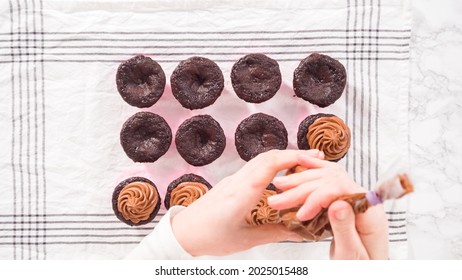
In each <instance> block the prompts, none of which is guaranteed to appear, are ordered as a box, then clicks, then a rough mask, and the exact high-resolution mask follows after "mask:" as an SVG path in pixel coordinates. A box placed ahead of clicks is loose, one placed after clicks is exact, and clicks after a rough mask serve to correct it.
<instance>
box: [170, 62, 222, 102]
mask: <svg viewBox="0 0 462 280" xmlns="http://www.w3.org/2000/svg"><path fill="white" fill-rule="evenodd" d="M170 84H171V86H172V93H173V96H174V97H175V98H176V99H177V100H178V102H180V104H181V105H182V106H183V107H185V108H187V109H190V110H194V109H201V108H205V107H207V106H210V105H212V104H213V103H214V102H215V101H216V100H217V99H218V97H220V95H221V92H222V91H223V87H224V78H223V73H222V72H221V70H220V67H218V65H217V64H216V63H215V62H213V61H212V60H210V59H208V58H205V57H198V56H194V57H191V58H188V59H186V60H183V61H181V62H180V63H179V64H178V66H177V67H176V68H175V70H174V71H173V73H172V76H171V77H170Z"/></svg>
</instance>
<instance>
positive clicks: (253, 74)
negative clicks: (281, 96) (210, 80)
mask: <svg viewBox="0 0 462 280" xmlns="http://www.w3.org/2000/svg"><path fill="white" fill-rule="evenodd" d="M231 83H232V85H233V88H234V91H235V92H236V94H237V96H238V97H239V98H240V99H243V100H244V101H246V102H251V103H262V102H264V101H267V100H269V99H271V98H272V97H273V96H274V95H275V94H276V92H277V91H278V90H279V88H280V87H281V83H282V78H281V71H280V70H279V64H278V63H277V61H276V60H274V59H271V58H269V57H267V56H266V55H264V54H261V53H253V54H248V55H246V56H244V57H242V58H241V59H239V60H238V61H237V62H236V63H235V64H234V65H233V68H232V70H231Z"/></svg>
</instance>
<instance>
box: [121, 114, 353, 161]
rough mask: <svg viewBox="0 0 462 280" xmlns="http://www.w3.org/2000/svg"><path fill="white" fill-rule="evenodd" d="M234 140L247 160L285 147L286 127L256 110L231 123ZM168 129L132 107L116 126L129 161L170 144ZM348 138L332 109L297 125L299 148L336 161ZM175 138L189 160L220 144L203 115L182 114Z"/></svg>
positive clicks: (152, 155) (214, 151)
mask: <svg viewBox="0 0 462 280" xmlns="http://www.w3.org/2000/svg"><path fill="white" fill-rule="evenodd" d="M234 136H235V137H234V138H235V146H236V150H237V152H238V154H239V156H240V157H241V158H242V159H243V160H245V161H249V160H250V159H252V158H254V157H255V156H257V155H258V154H260V153H263V152H266V151H269V150H273V149H279V150H284V149H286V148H287V144H288V138H287V130H286V128H285V126H284V124H283V123H282V122H281V121H280V120H278V119H277V118H275V117H273V116H270V115H267V114H264V113H256V114H253V115H251V116H249V117H247V118H245V119H244V120H242V121H241V122H240V123H239V125H238V126H237V128H236V131H235V134H234ZM171 141H172V130H171V129H170V127H169V125H168V124H167V122H166V121H165V119H164V118H162V117H161V116H159V115H157V114H154V113H151V112H138V113H136V114H135V115H133V116H132V117H130V118H129V119H128V120H127V121H126V122H125V124H124V125H123V127H122V130H121V132H120V142H121V145H122V147H123V149H124V151H125V153H126V154H127V156H128V157H129V158H131V159H132V160H133V161H135V162H154V161H156V160H158V159H159V158H160V157H162V156H163V155H164V154H165V153H166V152H167V150H168V149H169V147H170V144H171ZM350 141H351V133H350V129H349V128H348V126H347V125H346V124H345V123H344V122H343V120H342V119H340V118H339V117H337V116H335V115H332V114H322V113H320V114H315V115H310V116H308V117H307V118H305V119H304V120H303V121H302V122H301V123H300V125H299V128H298V133H297V145H298V148H299V149H304V150H308V149H318V150H321V151H323V152H324V154H325V157H326V158H325V159H327V160H331V161H338V160H340V159H341V158H343V157H344V156H345V154H346V153H347V151H348V149H349V147H350ZM175 144H176V148H177V150H178V153H179V154H180V156H181V157H182V158H183V159H184V160H185V161H186V162H188V163H189V164H191V165H193V166H203V165H207V164H209V163H211V162H213V161H215V160H216V159H217V158H219V157H220V156H221V155H222V153H223V151H224V149H225V146H226V137H225V133H224V131H223V129H222V128H221V126H220V124H219V123H218V122H217V121H216V120H215V119H214V118H213V117H211V116H209V115H197V116H193V117H191V118H189V119H187V120H185V121H184V122H183V123H182V124H181V125H180V126H179V127H178V130H177V131H176V134H175Z"/></svg>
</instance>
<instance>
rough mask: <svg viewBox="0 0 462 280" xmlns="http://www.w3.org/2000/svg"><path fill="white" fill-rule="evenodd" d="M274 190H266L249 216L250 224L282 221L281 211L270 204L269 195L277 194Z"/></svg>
mask: <svg viewBox="0 0 462 280" xmlns="http://www.w3.org/2000/svg"><path fill="white" fill-rule="evenodd" d="M275 194H276V192H275V191H273V190H264V191H263V194H262V196H261V198H260V201H259V202H258V204H257V206H255V208H254V209H252V211H251V212H250V214H249V215H248V216H247V223H248V224H250V225H263V224H277V223H279V222H280V221H281V218H280V217H279V211H278V210H275V209H273V208H271V207H269V206H268V197H270V196H272V195H275Z"/></svg>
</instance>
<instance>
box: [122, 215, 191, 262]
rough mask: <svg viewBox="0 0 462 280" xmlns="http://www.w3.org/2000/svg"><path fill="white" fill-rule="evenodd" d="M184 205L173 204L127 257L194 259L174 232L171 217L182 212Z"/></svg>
mask: <svg viewBox="0 0 462 280" xmlns="http://www.w3.org/2000/svg"><path fill="white" fill-rule="evenodd" d="M184 208H185V207H184V206H173V207H171V208H170V209H169V210H168V211H167V213H165V215H164V216H163V217H162V218H161V219H160V221H159V223H158V224H157V226H156V227H155V228H154V230H153V231H152V232H151V233H150V234H148V235H147V236H146V237H145V238H144V239H143V240H142V241H141V243H140V244H138V245H137V246H136V247H135V249H133V250H132V251H131V252H130V253H129V254H128V255H127V256H126V257H125V259H128V260H129V259H132V260H133V259H134V260H136V259H138V260H140V259H154V260H156V259H157V260H162V259H164V260H166V259H177V260H180V259H181V260H184V259H193V258H194V257H193V256H191V255H190V254H189V253H188V252H186V251H185V250H184V249H183V247H181V245H180V243H178V241H177V240H176V238H175V235H174V234H173V230H172V225H171V222H170V221H171V219H172V218H173V217H174V216H175V215H176V214H178V213H179V212H181V211H182V210H183V209H184Z"/></svg>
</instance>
